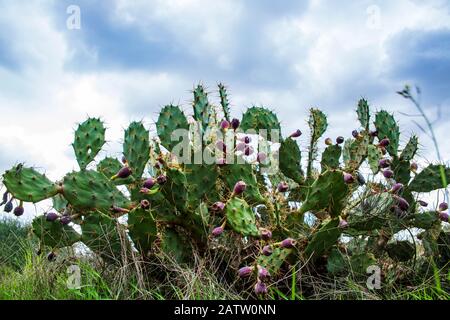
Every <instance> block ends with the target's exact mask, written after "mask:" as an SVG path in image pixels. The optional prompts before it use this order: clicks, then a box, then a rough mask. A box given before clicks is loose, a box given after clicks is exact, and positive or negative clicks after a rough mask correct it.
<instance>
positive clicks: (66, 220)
mask: <svg viewBox="0 0 450 320" xmlns="http://www.w3.org/2000/svg"><path fill="white" fill-rule="evenodd" d="M59 222H61V224H62V225H63V226H65V225H68V224H69V223H70V222H72V218H71V217H70V216H62V217H61V219H59Z"/></svg>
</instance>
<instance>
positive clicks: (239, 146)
mask: <svg viewBox="0 0 450 320" xmlns="http://www.w3.org/2000/svg"><path fill="white" fill-rule="evenodd" d="M246 147H247V146H246V145H245V143H243V142H240V143H238V144H237V145H236V151H242V152H244V150H245V148H246Z"/></svg>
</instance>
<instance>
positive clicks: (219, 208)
mask: <svg viewBox="0 0 450 320" xmlns="http://www.w3.org/2000/svg"><path fill="white" fill-rule="evenodd" d="M211 209H212V210H213V211H223V209H225V203H223V202H221V201H217V202H215V203H214V204H213V205H212V206H211Z"/></svg>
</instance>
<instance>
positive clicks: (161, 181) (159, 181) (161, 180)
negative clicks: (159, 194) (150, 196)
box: [156, 174, 167, 185]
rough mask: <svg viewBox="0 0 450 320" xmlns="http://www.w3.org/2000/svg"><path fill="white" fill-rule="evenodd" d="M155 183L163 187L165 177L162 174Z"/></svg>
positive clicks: (165, 180)
mask: <svg viewBox="0 0 450 320" xmlns="http://www.w3.org/2000/svg"><path fill="white" fill-rule="evenodd" d="M156 182H158V184H159V185H163V184H165V183H166V182H167V177H166V176H165V175H163V174H162V175H160V176H158V178H156Z"/></svg>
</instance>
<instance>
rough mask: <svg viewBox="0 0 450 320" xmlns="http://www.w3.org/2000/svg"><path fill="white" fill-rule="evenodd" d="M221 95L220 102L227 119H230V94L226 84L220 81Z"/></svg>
mask: <svg viewBox="0 0 450 320" xmlns="http://www.w3.org/2000/svg"><path fill="white" fill-rule="evenodd" d="M218 86H219V95H220V104H221V105H222V109H223V114H224V115H225V119H226V120H228V121H230V119H231V116H230V103H229V102H228V94H227V90H226V88H225V86H224V85H223V84H222V83H219V85H218Z"/></svg>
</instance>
